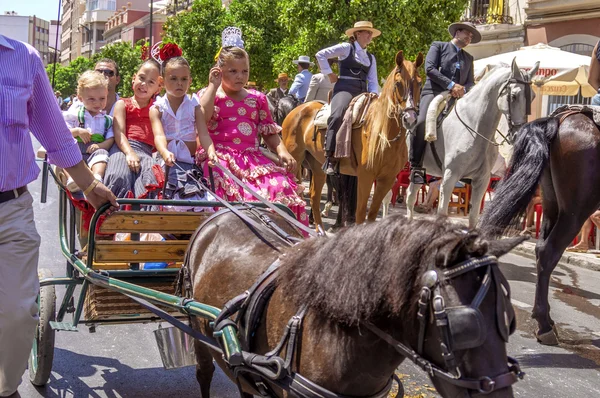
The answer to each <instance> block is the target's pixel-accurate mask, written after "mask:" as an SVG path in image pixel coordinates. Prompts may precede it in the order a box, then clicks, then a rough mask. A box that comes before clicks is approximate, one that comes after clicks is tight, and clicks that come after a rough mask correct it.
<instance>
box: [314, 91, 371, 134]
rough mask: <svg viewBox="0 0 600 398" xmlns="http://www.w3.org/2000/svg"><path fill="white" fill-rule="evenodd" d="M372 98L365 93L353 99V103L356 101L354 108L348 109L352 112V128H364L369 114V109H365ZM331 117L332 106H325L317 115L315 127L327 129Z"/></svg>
mask: <svg viewBox="0 0 600 398" xmlns="http://www.w3.org/2000/svg"><path fill="white" fill-rule="evenodd" d="M370 98H371V95H369V93H363V94H360V95H358V96H356V97H354V98H353V99H352V101H354V106H349V107H348V110H351V111H352V128H358V127H360V126H362V123H364V117H365V116H366V114H367V109H366V108H365V109H363V108H364V107H365V105H368V104H369V103H370V101H369V99H370ZM329 115H331V105H330V104H325V105H323V107H322V108H321V109H319V111H318V112H317V114H316V115H315V118H314V120H313V125H314V126H315V127H316V128H318V129H326V128H327V119H329Z"/></svg>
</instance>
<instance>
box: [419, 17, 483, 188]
mask: <svg viewBox="0 0 600 398" xmlns="http://www.w3.org/2000/svg"><path fill="white" fill-rule="evenodd" d="M448 32H449V33H450V36H452V40H450V41H448V42H441V41H434V42H433V44H431V47H430V48H429V52H428V53H427V57H426V59H425V73H427V80H426V81H425V85H424V86H423V89H422V90H421V101H420V103H419V116H418V118H417V125H416V127H415V129H414V131H411V133H410V134H409V139H410V145H409V155H408V158H409V161H410V169H411V170H410V181H411V182H412V183H414V184H425V182H426V181H425V173H426V171H425V169H424V168H423V155H424V154H425V148H426V146H425V118H426V116H427V108H429V104H430V103H431V101H432V100H433V99H434V98H435V96H436V95H438V94H440V93H442V92H444V91H448V90H450V94H451V95H452V97H453V98H456V99H458V98H462V97H463V96H464V95H465V94H466V93H467V91H469V90H470V89H471V87H473V85H474V84H475V79H474V74H473V56H472V55H471V54H469V53H468V52H466V51H465V50H464V48H465V47H467V46H468V45H469V44H475V43H478V42H480V41H481V34H480V33H479V31H478V30H477V28H476V27H475V25H473V24H472V23H469V22H458V23H453V24H451V25H450V26H449V27H448Z"/></svg>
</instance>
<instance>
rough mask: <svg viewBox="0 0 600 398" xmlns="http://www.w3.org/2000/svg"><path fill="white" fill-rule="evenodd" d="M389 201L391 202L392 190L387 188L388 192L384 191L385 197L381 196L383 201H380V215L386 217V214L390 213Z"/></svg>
mask: <svg viewBox="0 0 600 398" xmlns="http://www.w3.org/2000/svg"><path fill="white" fill-rule="evenodd" d="M391 203H392V191H391V190H389V191H388V193H386V194H385V197H384V198H383V203H381V205H382V210H381V217H387V215H388V214H389V213H390V204H391Z"/></svg>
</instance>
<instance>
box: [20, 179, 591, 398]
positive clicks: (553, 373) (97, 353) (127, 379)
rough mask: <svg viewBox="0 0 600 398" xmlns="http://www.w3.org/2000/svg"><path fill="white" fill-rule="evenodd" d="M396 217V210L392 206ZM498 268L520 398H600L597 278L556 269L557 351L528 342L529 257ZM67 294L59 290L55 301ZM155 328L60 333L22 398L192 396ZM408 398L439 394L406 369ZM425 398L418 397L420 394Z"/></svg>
mask: <svg viewBox="0 0 600 398" xmlns="http://www.w3.org/2000/svg"><path fill="white" fill-rule="evenodd" d="M50 189H51V190H50V194H49V198H48V203H46V204H40V203H39V183H35V184H32V186H31V190H32V192H33V195H34V197H35V198H36V203H35V211H36V220H37V226H38V229H39V232H40V235H41V236H42V247H41V257H40V267H44V268H49V269H51V270H52V271H53V272H54V275H55V276H56V275H63V274H64V272H65V271H64V267H65V261H64V260H63V257H62V255H61V254H60V251H59V247H58V231H57V224H56V221H57V212H58V206H57V203H56V197H57V194H56V189H55V187H54V186H53V185H52V184H51V185H50ZM394 211H401V210H400V209H398V208H396V209H395V210H394ZM502 270H503V271H504V273H505V275H506V276H507V278H508V279H509V281H510V283H511V286H512V290H513V304H514V305H515V308H516V311H517V316H518V331H517V332H516V333H515V334H514V335H513V336H512V337H511V342H510V344H509V348H508V351H509V353H510V354H511V355H513V356H515V357H516V358H517V359H518V360H519V361H520V363H521V365H522V367H523V369H524V370H525V372H527V376H526V378H525V380H524V381H521V382H519V383H518V384H517V386H516V387H515V395H516V396H519V397H547V398H555V397H556V398H558V397H561V398H563V397H575V396H576V397H598V396H600V383H599V382H598V380H600V377H599V376H600V374H599V372H598V367H599V364H600V349H599V348H598V347H600V340H599V339H600V307H599V304H600V274H599V273H598V272H596V271H590V270H587V269H583V268H578V267H575V266H568V267H567V266H559V267H558V268H557V271H556V272H555V274H554V279H553V284H552V290H551V298H550V299H551V306H552V313H553V316H554V319H555V320H556V321H557V324H558V327H559V330H560V332H561V335H560V337H561V345H560V347H544V346H541V345H539V344H537V343H536V341H535V339H534V338H533V337H532V336H533V335H532V331H533V330H534V323H533V322H532V321H531V319H530V312H531V304H532V302H533V294H534V289H535V265H534V262H533V261H532V260H530V259H527V258H524V257H520V256H517V255H513V254H510V255H507V256H505V257H504V258H503V259H502ZM63 292H64V289H63V288H58V290H57V293H58V296H59V299H60V297H61V296H62V294H63ZM155 329H156V325H133V326H110V327H99V328H98V329H97V331H96V333H93V334H90V333H89V332H88V330H87V328H85V327H81V328H80V329H79V332H76V333H73V332H59V333H57V340H56V351H55V358H54V368H53V370H54V371H53V373H52V378H51V380H50V383H49V384H48V386H47V387H46V388H45V389H39V390H38V389H35V388H34V387H33V386H32V385H31V384H30V383H29V381H28V379H27V374H25V376H24V379H23V380H24V381H23V384H22V385H21V388H20V392H21V395H22V396H23V397H26V398H33V397H61V398H63V397H64V398H67V397H109V398H112V397H144V398H152V397H157V398H158V397H165V396H172V397H197V396H199V389H198V385H197V383H196V380H195V376H194V370H193V368H184V369H180V370H172V371H165V370H163V368H162V364H161V361H160V357H159V353H158V350H157V348H156V343H155V341H154V336H153V334H152V331H153V330H155ZM399 372H400V374H401V377H402V378H403V380H404V384H405V386H406V390H407V396H411V397H433V396H436V395H435V394H434V393H433V392H432V389H431V387H430V383H429V382H428V380H427V379H426V378H425V377H424V374H423V373H422V372H420V371H419V370H418V369H417V368H415V367H414V366H412V365H410V364H404V365H402V366H401V368H400V369H399ZM212 391H213V397H216V398H225V397H235V396H236V389H235V388H234V386H233V384H231V383H230V382H229V381H228V380H227V379H226V378H225V377H224V376H223V375H222V374H221V373H220V372H218V373H217V374H216V378H215V381H214V384H213V390H212ZM420 394H422V395H420Z"/></svg>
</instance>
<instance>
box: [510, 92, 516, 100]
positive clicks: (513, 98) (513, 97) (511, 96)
mask: <svg viewBox="0 0 600 398" xmlns="http://www.w3.org/2000/svg"><path fill="white" fill-rule="evenodd" d="M510 99H511V100H513V101H515V100H516V99H517V94H515V93H511V94H510Z"/></svg>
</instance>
